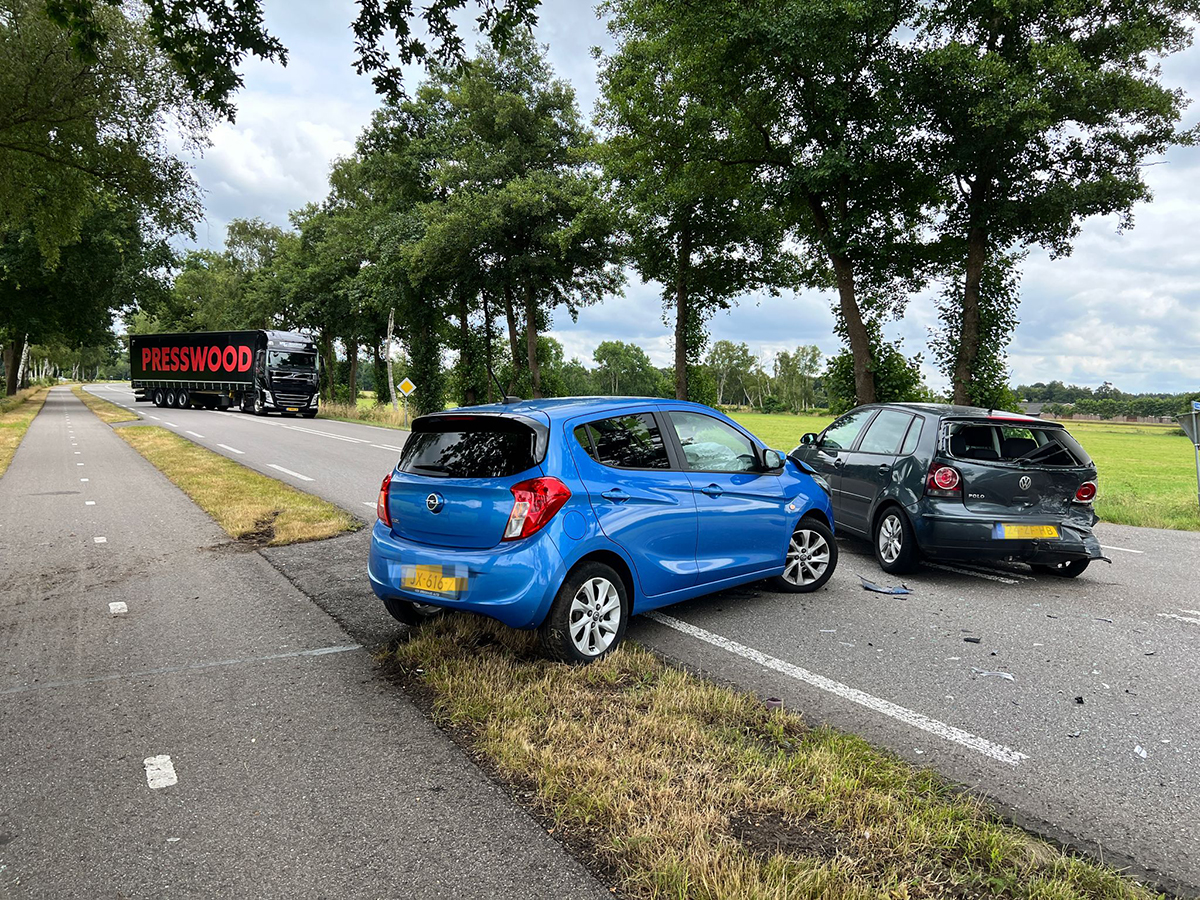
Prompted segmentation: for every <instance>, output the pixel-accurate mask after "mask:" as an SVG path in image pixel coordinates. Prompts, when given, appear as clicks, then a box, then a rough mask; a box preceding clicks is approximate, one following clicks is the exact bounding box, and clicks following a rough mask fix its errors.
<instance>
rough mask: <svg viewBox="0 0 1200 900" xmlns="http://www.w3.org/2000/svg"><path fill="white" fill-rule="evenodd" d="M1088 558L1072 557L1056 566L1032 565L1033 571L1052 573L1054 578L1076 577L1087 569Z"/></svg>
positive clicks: (1089, 561)
mask: <svg viewBox="0 0 1200 900" xmlns="http://www.w3.org/2000/svg"><path fill="white" fill-rule="evenodd" d="M1089 563H1091V560H1090V559H1072V560H1070V561H1068V562H1064V563H1059V564H1058V565H1056V566H1046V565H1034V566H1030V568H1031V569H1033V571H1035V572H1038V573H1039V574H1042V575H1053V576H1055V577H1056V578H1078V577H1079V576H1080V575H1082V574H1083V573H1084V571H1085V570H1086V569H1087V567H1088V564H1089Z"/></svg>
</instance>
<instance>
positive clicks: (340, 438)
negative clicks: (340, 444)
mask: <svg viewBox="0 0 1200 900" xmlns="http://www.w3.org/2000/svg"><path fill="white" fill-rule="evenodd" d="M283 427H284V428H286V429H288V430H289V431H303V432H304V433H305V434H319V435H320V436H321V437H327V438H333V439H334V440H335V441H345V442H346V443H348V444H369V443H371V442H370V441H364V440H361V439H360V438H352V437H346V436H345V435H342V434H334V433H333V432H331V431H318V430H317V429H316V428H304V427H303V426H301V425H284V426H283Z"/></svg>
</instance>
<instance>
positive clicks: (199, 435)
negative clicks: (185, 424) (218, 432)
mask: <svg viewBox="0 0 1200 900" xmlns="http://www.w3.org/2000/svg"><path fill="white" fill-rule="evenodd" d="M184 433H185V434H190V435H191V436H192V437H198V438H202V437H204V435H202V434H196V432H194V431H187V430H186V429H185V431H184Z"/></svg>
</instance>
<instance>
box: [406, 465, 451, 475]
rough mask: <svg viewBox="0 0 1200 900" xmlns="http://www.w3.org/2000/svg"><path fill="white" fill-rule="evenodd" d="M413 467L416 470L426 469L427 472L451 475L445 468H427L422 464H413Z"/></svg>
mask: <svg viewBox="0 0 1200 900" xmlns="http://www.w3.org/2000/svg"><path fill="white" fill-rule="evenodd" d="M412 467H413V468H414V469H424V470H425V471H426V472H440V473H441V474H443V475H449V474H450V470H449V469H447V468H446V467H445V466H426V465H422V464H421V463H413V465H412Z"/></svg>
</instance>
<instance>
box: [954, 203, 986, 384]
mask: <svg viewBox="0 0 1200 900" xmlns="http://www.w3.org/2000/svg"><path fill="white" fill-rule="evenodd" d="M986 259H987V235H986V234H984V231H983V229H982V228H979V227H975V228H972V229H971V230H970V231H969V232H968V233H967V272H966V279H965V282H964V284H963V299H962V328H961V330H960V331H959V336H958V356H957V358H956V359H955V360H954V402H955V403H957V404H958V405H960V406H970V405H971V404H972V401H971V382H972V381H973V379H974V375H975V360H976V359H977V358H978V356H979V326H980V300H979V289H980V285H981V284H982V282H983V267H984V263H985V261H986Z"/></svg>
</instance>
